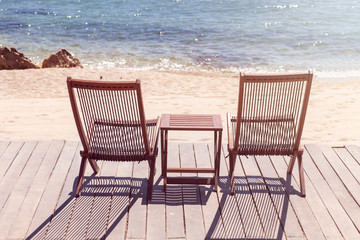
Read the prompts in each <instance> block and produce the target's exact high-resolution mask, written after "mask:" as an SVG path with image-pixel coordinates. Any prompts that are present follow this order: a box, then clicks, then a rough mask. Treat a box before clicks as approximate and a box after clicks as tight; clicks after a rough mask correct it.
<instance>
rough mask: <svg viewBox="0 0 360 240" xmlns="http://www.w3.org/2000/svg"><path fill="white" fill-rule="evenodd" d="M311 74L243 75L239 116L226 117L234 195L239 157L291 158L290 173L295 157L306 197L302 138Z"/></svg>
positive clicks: (231, 181) (231, 186) (231, 187)
mask: <svg viewBox="0 0 360 240" xmlns="http://www.w3.org/2000/svg"><path fill="white" fill-rule="evenodd" d="M312 77H313V74H312V73H310V72H309V73H307V74H292V75H245V74H243V73H241V74H240V87H239V102H238V112H237V116H233V115H231V114H230V113H228V114H227V128H228V151H229V161H230V171H229V175H230V190H231V193H232V194H234V192H235V186H234V168H235V160H236V157H237V155H245V156H246V155H289V156H291V160H290V164H289V166H288V170H287V171H288V173H291V172H292V170H293V167H294V163H295V160H296V158H297V159H298V164H299V174H300V191H301V195H302V196H305V194H306V193H305V181H304V169H303V162H302V154H303V149H301V148H300V138H301V134H302V131H303V126H304V120H305V114H306V109H307V105H308V101H309V95H310V88H311V82H312Z"/></svg>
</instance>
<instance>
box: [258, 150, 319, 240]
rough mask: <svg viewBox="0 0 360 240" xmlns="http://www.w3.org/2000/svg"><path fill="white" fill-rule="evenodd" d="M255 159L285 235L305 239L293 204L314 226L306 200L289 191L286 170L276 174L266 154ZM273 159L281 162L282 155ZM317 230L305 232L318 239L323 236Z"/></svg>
mask: <svg viewBox="0 0 360 240" xmlns="http://www.w3.org/2000/svg"><path fill="white" fill-rule="evenodd" d="M255 159H256V161H257V163H258V166H259V167H260V170H261V173H262V176H263V179H264V181H265V184H266V185H267V188H268V190H269V193H270V197H271V199H272V201H273V203H274V206H275V208H276V210H277V212H278V216H279V218H280V222H281V225H282V226H283V228H284V231H285V235H286V237H287V238H292V239H294V238H296V239H306V238H305V235H304V232H303V230H302V228H301V225H300V224H299V220H298V217H297V216H296V214H295V211H294V209H293V206H294V205H295V206H296V205H300V206H299V207H298V208H297V209H298V210H300V213H304V212H305V213H304V214H303V215H304V216H306V217H308V218H310V220H313V221H309V222H310V224H309V225H310V226H312V224H315V226H316V225H317V222H316V220H315V218H313V215H312V212H311V210H310V209H309V207H308V206H307V203H306V200H305V199H303V198H299V196H298V195H294V194H292V193H291V192H290V191H289V188H290V186H289V183H290V180H291V179H290V180H289V179H288V178H289V177H288V176H289V175H287V173H286V170H285V171H280V172H279V174H278V173H277V172H276V170H275V169H274V168H273V165H272V162H271V160H270V158H269V157H268V156H258V157H256V158H255ZM273 161H282V162H283V159H282V157H279V158H273ZM298 200H299V201H298ZM298 212H299V211H298ZM311 217H312V219H311ZM304 230H305V229H304ZM306 230H307V229H306ZM312 230H316V231H317V232H314V233H312ZM319 231H320V228H315V229H313V228H311V229H309V231H307V232H308V233H309V235H310V236H311V234H313V235H312V236H311V237H310V238H311V239H319V240H320V239H323V238H322V235H318V232H319ZM320 232H321V231H320Z"/></svg>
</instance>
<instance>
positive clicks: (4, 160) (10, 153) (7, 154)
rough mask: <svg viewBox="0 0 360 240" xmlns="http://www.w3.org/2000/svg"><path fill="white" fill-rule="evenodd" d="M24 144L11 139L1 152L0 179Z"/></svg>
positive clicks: (0, 179)
mask: <svg viewBox="0 0 360 240" xmlns="http://www.w3.org/2000/svg"><path fill="white" fill-rule="evenodd" d="M23 145H24V142H23V141H12V142H11V143H10V144H9V145H8V147H7V148H6V149H5V151H4V152H3V153H2V155H1V158H0V162H1V164H0V181H2V178H3V177H4V175H5V173H6V172H7V170H8V168H9V167H10V166H11V164H12V162H13V161H14V159H15V158H16V156H17V155H18V153H19V151H20V149H21V147H22V146H23Z"/></svg>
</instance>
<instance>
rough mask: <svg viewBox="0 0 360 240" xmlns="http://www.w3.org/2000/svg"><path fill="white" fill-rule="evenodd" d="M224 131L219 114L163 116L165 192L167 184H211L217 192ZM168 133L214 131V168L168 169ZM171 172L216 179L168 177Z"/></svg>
mask: <svg viewBox="0 0 360 240" xmlns="http://www.w3.org/2000/svg"><path fill="white" fill-rule="evenodd" d="M222 130H223V127H222V123H221V116H220V115H218V114H216V115H212V114H207V115H205V114H163V115H162V116H161V125H160V131H161V164H162V165H161V167H162V175H163V178H164V190H166V184H210V185H214V187H215V191H216V190H217V186H218V179H219V169H220V153H221V138H222ZM168 131H213V132H214V159H215V166H214V168H168V167H167V153H168ZM170 172H176V173H214V177H212V178H204V177H202V178H201V177H196V178H181V177H168V176H167V173H170Z"/></svg>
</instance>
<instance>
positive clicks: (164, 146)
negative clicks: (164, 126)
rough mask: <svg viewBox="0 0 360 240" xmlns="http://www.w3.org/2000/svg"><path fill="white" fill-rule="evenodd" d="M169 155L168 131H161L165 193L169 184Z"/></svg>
mask: <svg viewBox="0 0 360 240" xmlns="http://www.w3.org/2000/svg"><path fill="white" fill-rule="evenodd" d="M167 154H168V131H167V130H162V131H161V167H162V169H161V170H162V175H163V181H164V191H166V184H167Z"/></svg>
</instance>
